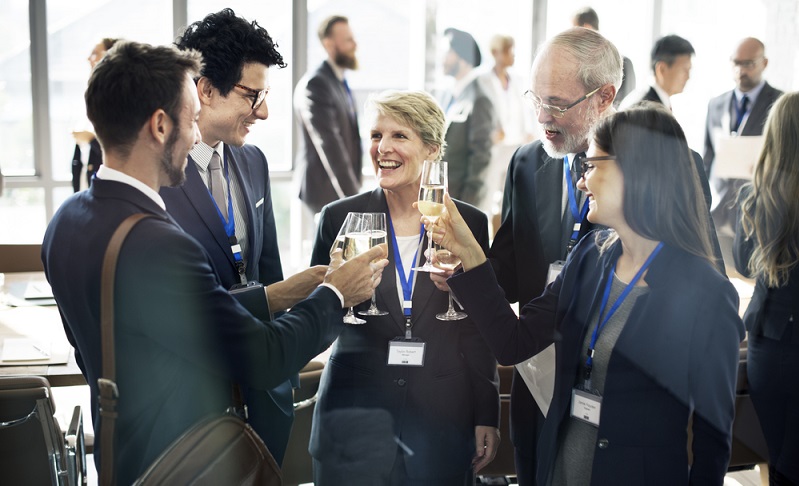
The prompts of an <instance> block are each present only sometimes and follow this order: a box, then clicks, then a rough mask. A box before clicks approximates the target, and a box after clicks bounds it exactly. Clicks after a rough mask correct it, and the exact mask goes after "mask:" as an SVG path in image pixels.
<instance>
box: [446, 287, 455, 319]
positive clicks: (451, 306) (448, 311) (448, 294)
mask: <svg viewBox="0 0 799 486" xmlns="http://www.w3.org/2000/svg"><path fill="white" fill-rule="evenodd" d="M447 297H449V308H448V309H447V314H449V315H452V314H454V313H455V307H454V306H453V305H452V291H449V292H447Z"/></svg>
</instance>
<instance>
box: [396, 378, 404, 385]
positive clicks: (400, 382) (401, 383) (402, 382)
mask: <svg viewBox="0 0 799 486" xmlns="http://www.w3.org/2000/svg"><path fill="white" fill-rule="evenodd" d="M397 385H399V386H405V379H403V378H400V379H399V380H397Z"/></svg>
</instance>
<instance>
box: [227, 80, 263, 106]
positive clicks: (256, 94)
mask: <svg viewBox="0 0 799 486" xmlns="http://www.w3.org/2000/svg"><path fill="white" fill-rule="evenodd" d="M233 86H235V87H236V88H241V89H243V90H244V91H246V92H248V93H250V95H249V96H247V98H252V109H253V111H255V110H257V109H258V108H259V107H260V106H261V104H262V103H263V102H264V100H265V99H266V95H267V94H268V93H269V87H266V88H264V89H252V88H248V87H247V86H244V85H243V84H234V85H233Z"/></svg>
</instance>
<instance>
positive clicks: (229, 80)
mask: <svg viewBox="0 0 799 486" xmlns="http://www.w3.org/2000/svg"><path fill="white" fill-rule="evenodd" d="M176 45H177V47H178V48H180V49H196V50H198V51H200V52H201V53H202V55H203V60H204V66H203V68H202V71H201V72H200V76H199V77H198V78H197V79H195V84H196V86H197V94H198V96H199V99H200V105H201V110H200V116H199V119H198V121H197V124H198V126H199V128H200V133H201V134H202V142H200V143H199V144H197V145H196V146H195V147H194V148H193V149H192V150H191V152H189V164H188V165H187V167H186V183H185V184H183V185H182V186H181V187H177V188H164V189H162V190H161V196H162V197H163V199H164V201H165V202H166V207H167V210H168V211H169V213H170V214H171V215H172V217H173V218H175V220H176V221H177V222H178V223H179V224H180V225H181V226H182V227H183V229H185V230H186V231H187V232H188V233H189V234H191V235H192V236H193V237H195V238H196V239H197V240H198V241H199V242H200V243H201V244H202V245H203V246H204V247H205V249H206V250H207V251H208V253H209V254H210V255H211V257H212V259H213V262H214V267H215V270H216V273H217V274H218V275H219V279H220V280H221V282H222V285H223V286H224V287H225V288H232V287H235V286H239V287H241V286H242V284H244V285H246V284H247V283H248V282H260V283H263V284H264V285H267V296H268V297H267V299H268V305H269V314H270V315H271V314H273V313H277V312H281V311H284V310H285V309H287V308H289V307H291V306H292V305H294V304H296V303H297V302H299V301H300V300H302V299H304V298H305V297H307V296H308V295H309V294H310V293H311V292H312V291H313V289H314V288H316V286H317V285H318V284H319V283H321V281H322V278H323V277H324V273H325V270H326V268H327V267H321V266H320V267H315V268H311V269H309V270H306V271H304V272H301V273H299V274H297V275H295V276H293V277H291V278H289V279H287V280H285V281H284V280H283V270H282V268H281V265H280V254H279V252H278V244H277V232H276V229H275V217H274V213H273V209H272V196H271V189H270V183H269V166H268V165H267V161H266V157H265V156H264V154H263V152H261V150H260V149H259V148H258V147H255V146H253V145H247V144H245V139H246V138H247V134H248V133H249V132H250V128H251V127H252V125H253V124H254V123H256V122H257V121H259V120H265V119H266V118H267V117H268V116H269V110H268V107H267V103H266V101H265V98H266V94H267V93H268V91H269V69H270V68H271V67H273V66H278V67H280V68H283V67H285V66H286V63H285V62H283V57H282V56H281V55H280V53H279V52H278V51H277V45H276V44H275V42H274V41H273V40H272V38H271V37H270V36H269V33H268V32H267V31H266V29H264V28H263V27H261V26H260V25H258V23H257V22H255V21H252V22H250V21H247V20H245V19H243V18H241V17H238V16H236V14H235V12H234V11H233V10H231V9H224V10H222V11H220V12H217V13H212V14H209V15H207V16H206V17H205V18H204V19H202V20H200V21H197V22H194V23H192V24H191V25H189V26H188V27H187V28H186V30H185V32H184V33H183V35H182V36H181V37H179V38H178V39H177V41H176ZM259 317H266V318H269V317H270V316H259ZM296 380H297V377H296V376H295V377H294V379H293V380H289V381H286V382H284V383H283V384H282V385H280V386H278V387H277V388H275V389H273V390H271V391H270V392H269V393H268V394H267V393H262V392H256V391H255V390H249V389H244V390H243V392H244V399H245V402H246V404H247V407H248V410H249V414H250V424H251V425H252V426H253V428H254V429H255V430H256V432H258V434H259V435H260V436H261V438H262V439H263V440H264V442H265V443H266V445H267V446H268V447H269V450H270V451H271V452H272V455H273V456H274V457H275V459H276V460H277V461H278V463H280V462H281V461H282V460H283V455H284V453H285V449H286V444H287V443H288V439H289V434H290V432H291V425H292V422H293V420H294V409H293V400H292V381H295V383H296Z"/></svg>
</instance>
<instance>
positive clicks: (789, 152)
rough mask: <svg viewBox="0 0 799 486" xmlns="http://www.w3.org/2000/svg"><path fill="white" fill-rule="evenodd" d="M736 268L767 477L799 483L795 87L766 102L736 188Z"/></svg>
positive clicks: (798, 118) (798, 109) (798, 99)
mask: <svg viewBox="0 0 799 486" xmlns="http://www.w3.org/2000/svg"><path fill="white" fill-rule="evenodd" d="M739 207H740V215H739V216H740V217H739V218H738V224H737V227H736V231H735V267H736V268H737V269H738V271H739V272H741V273H742V274H743V275H746V276H748V277H754V278H756V279H757V282H756V285H755V291H754V294H753V295H752V300H751V302H750V303H749V307H748V308H747V309H746V314H745V315H744V324H745V325H746V330H747V331H749V341H748V346H749V350H748V355H747V374H748V377H749V392H750V394H751V396H752V402H753V403H754V406H755V411H756V412H757V415H758V417H759V419H760V425H761V427H762V429H763V435H764V436H765V438H766V444H767V445H768V452H769V483H770V484H772V485H787V484H799V264H798V263H799V93H788V94H785V95H783V96H782V97H781V98H780V99H778V100H777V102H776V103H774V106H773V107H772V108H771V113H770V114H769V117H768V120H767V121H766V128H765V143H764V144H763V150H762V152H761V153H760V158H759V159H758V162H757V165H756V166H755V173H754V177H753V179H752V182H751V183H750V184H747V185H745V186H743V187H742V188H741V193H740V196H739Z"/></svg>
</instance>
